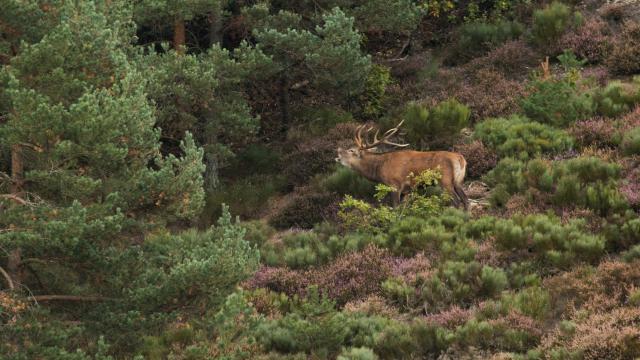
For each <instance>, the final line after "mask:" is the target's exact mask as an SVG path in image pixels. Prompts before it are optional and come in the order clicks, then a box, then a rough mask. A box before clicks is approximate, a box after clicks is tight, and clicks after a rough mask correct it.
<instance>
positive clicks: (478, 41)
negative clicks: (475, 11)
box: [455, 20, 524, 58]
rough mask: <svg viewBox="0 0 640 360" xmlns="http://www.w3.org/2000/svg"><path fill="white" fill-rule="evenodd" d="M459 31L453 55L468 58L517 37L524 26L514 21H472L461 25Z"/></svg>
mask: <svg viewBox="0 0 640 360" xmlns="http://www.w3.org/2000/svg"><path fill="white" fill-rule="evenodd" d="M459 31H460V35H459V39H458V43H457V44H456V52H455V55H456V56H461V57H463V58H469V57H474V56H478V55H482V54H483V53H485V52H487V51H488V50H489V49H491V48H493V47H497V46H499V45H501V44H503V43H505V42H507V41H509V40H514V39H517V38H519V37H520V35H522V33H523V32H524V26H523V25H522V24H520V23H519V22H516V21H505V20H501V21H497V22H495V23H485V22H473V23H466V24H464V25H462V26H461V27H460V30H459Z"/></svg>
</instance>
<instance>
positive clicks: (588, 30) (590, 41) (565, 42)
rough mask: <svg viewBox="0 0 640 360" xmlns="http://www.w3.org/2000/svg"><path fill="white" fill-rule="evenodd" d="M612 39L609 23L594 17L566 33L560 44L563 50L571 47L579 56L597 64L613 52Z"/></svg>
mask: <svg viewBox="0 0 640 360" xmlns="http://www.w3.org/2000/svg"><path fill="white" fill-rule="evenodd" d="M612 40H613V39H612V37H611V35H610V29H609V27H608V25H607V23H606V22H605V21H604V20H602V19H600V18H597V17H593V18H589V19H587V20H586V21H585V23H584V24H583V25H582V26H579V27H576V28H573V29H572V30H571V31H569V32H567V33H565V34H564V35H563V36H562V38H561V39H560V41H559V44H558V46H559V48H560V49H561V50H566V49H569V50H571V51H573V53H574V54H576V56H577V57H578V58H580V59H587V60H588V61H589V62H590V63H592V64H595V63H600V62H602V61H604V60H605V59H606V58H607V56H608V55H609V53H610V52H611V48H612Z"/></svg>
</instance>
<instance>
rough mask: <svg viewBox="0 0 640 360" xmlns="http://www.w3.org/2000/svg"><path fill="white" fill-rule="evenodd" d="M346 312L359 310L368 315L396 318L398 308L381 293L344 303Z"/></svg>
mask: <svg viewBox="0 0 640 360" xmlns="http://www.w3.org/2000/svg"><path fill="white" fill-rule="evenodd" d="M344 311H346V312H352V313H355V312H359V313H363V314H367V315H379V316H385V317H390V318H394V317H396V316H398V314H399V313H398V310H397V309H396V308H394V307H392V306H390V305H389V304H387V302H386V300H385V299H384V298H383V297H381V296H379V295H369V296H367V297H366V298H364V299H357V300H352V301H350V302H348V303H346V304H345V305H344Z"/></svg>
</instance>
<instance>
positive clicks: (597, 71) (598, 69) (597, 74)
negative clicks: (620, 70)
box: [582, 66, 611, 86]
mask: <svg viewBox="0 0 640 360" xmlns="http://www.w3.org/2000/svg"><path fill="white" fill-rule="evenodd" d="M582 77H583V78H585V79H593V81H595V82H596V84H598V85H600V86H605V85H607V83H608V82H609V78H610V77H611V74H610V73H609V69H607V68H606V67H604V66H595V67H589V68H586V69H584V70H582Z"/></svg>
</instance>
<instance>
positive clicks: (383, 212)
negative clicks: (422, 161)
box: [338, 169, 450, 233]
mask: <svg viewBox="0 0 640 360" xmlns="http://www.w3.org/2000/svg"><path fill="white" fill-rule="evenodd" d="M441 176H442V175H441V174H440V171H439V170H438V169H428V170H425V171H423V172H422V173H421V174H419V175H417V176H415V177H414V179H413V182H414V190H413V191H411V192H410V193H409V194H408V195H407V196H406V197H405V199H404V200H403V202H402V203H401V204H400V205H399V206H397V207H395V208H392V207H389V206H386V205H382V204H380V205H379V206H377V207H375V206H373V205H371V204H369V203H367V202H365V201H362V200H357V199H354V198H353V197H351V196H350V195H347V196H346V197H345V200H344V201H343V202H342V203H340V211H339V212H338V217H339V218H340V220H341V221H342V223H343V225H344V227H345V228H346V229H349V230H353V231H361V232H365V233H380V232H384V231H385V230H386V229H388V227H389V226H390V225H391V224H393V223H395V222H397V221H399V220H401V219H403V218H405V217H410V216H413V217H423V218H424V217H429V216H431V215H435V214H437V213H439V212H440V211H441V209H442V208H443V206H444V204H445V203H446V202H447V201H449V200H450V199H449V197H448V196H447V195H446V194H442V195H428V194H423V193H420V190H419V189H420V188H421V187H423V186H427V187H428V186H433V185H435V184H437V183H438V182H439V180H440V178H441ZM376 190H377V193H376V194H375V195H374V197H375V198H376V199H378V201H379V202H381V201H382V200H383V199H384V198H385V197H386V196H387V195H388V194H389V193H391V192H395V191H396V189H394V188H392V187H390V186H387V185H383V184H379V185H377V186H376Z"/></svg>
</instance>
